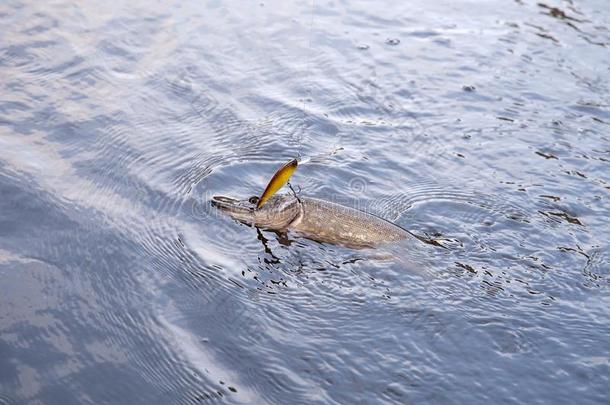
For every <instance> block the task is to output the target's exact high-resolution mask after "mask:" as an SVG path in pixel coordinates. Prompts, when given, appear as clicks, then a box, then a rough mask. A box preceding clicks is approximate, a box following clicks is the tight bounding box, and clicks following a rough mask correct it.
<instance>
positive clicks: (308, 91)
mask: <svg viewBox="0 0 610 405" xmlns="http://www.w3.org/2000/svg"><path fill="white" fill-rule="evenodd" d="M314 8H315V0H311V10H310V16H309V35H308V40H309V45H308V47H307V52H306V56H305V76H306V78H307V81H308V83H309V84H308V85H306V89H305V95H304V97H303V107H302V108H301V128H302V129H301V131H299V136H298V138H297V143H298V157H297V159H299V160H301V151H302V149H303V134H304V133H305V130H306V125H305V115H306V113H305V102H306V100H307V97H308V95H309V94H311V73H310V69H309V67H310V58H311V36H312V33H313V14H314Z"/></svg>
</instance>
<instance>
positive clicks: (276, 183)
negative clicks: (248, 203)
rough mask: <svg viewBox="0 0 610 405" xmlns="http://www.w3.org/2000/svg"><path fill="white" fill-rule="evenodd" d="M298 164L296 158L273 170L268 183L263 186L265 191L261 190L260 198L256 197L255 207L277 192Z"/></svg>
mask: <svg viewBox="0 0 610 405" xmlns="http://www.w3.org/2000/svg"><path fill="white" fill-rule="evenodd" d="M298 165H299V161H298V160H297V159H292V160H291V161H289V162H288V163H286V164H285V165H284V166H282V167H280V168H279V169H278V171H277V172H275V174H274V175H273V177H272V178H271V180H269V184H267V187H265V191H263V194H261V196H260V198H259V199H258V203H257V204H256V208H260V207H262V206H263V204H265V203H266V202H267V200H268V199H269V198H271V197H272V196H273V195H274V194H275V193H277V191H278V190H279V189H280V188H282V187H283V186H284V184H286V183H287V182H288V180H289V179H290V176H292V174H293V173H294V171H295V170H296V169H297V166H298Z"/></svg>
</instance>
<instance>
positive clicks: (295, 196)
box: [287, 182, 301, 203]
mask: <svg viewBox="0 0 610 405" xmlns="http://www.w3.org/2000/svg"><path fill="white" fill-rule="evenodd" d="M287 184H288V187H290V190H291V191H292V194H294V198H296V199H297V201H298V202H299V203H301V199H300V198H299V196H298V195H297V192H296V191H294V188H292V184H290V182H288V183H287ZM297 187H298V189H299V193H300V192H301V186H297Z"/></svg>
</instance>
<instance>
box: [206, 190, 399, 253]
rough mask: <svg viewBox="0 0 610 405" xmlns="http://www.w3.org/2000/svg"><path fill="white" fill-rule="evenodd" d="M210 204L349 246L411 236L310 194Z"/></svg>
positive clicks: (251, 220) (260, 223) (256, 222)
mask: <svg viewBox="0 0 610 405" xmlns="http://www.w3.org/2000/svg"><path fill="white" fill-rule="evenodd" d="M251 201H252V202H251ZM212 205H213V206H215V207H216V208H218V209H220V210H221V211H224V212H226V213H227V214H228V215H229V216H231V217H232V218H234V219H237V220H239V221H241V222H243V223H246V224H249V225H253V226H257V227H260V228H264V229H269V230H275V231H285V230H289V231H293V232H295V233H297V234H299V235H302V236H304V237H306V238H308V239H312V240H316V241H319V242H325V243H333V244H339V245H344V246H347V247H352V248H365V247H374V246H378V245H381V244H386V243H392V242H398V241H400V240H404V239H407V238H409V237H410V234H409V232H407V231H406V230H404V229H402V228H401V227H399V226H397V225H395V224H393V223H391V222H389V221H387V220H385V219H383V218H380V217H378V216H376V215H373V214H369V213H367V212H364V211H360V210H357V209H354V208H350V207H346V206H343V205H340V204H336V203H333V202H330V201H325V200H320V199H317V198H311V197H299V198H298V199H297V198H296V197H294V196H292V195H287V194H283V195H275V196H273V197H271V198H270V199H269V201H268V202H267V203H266V204H265V205H264V206H263V207H261V208H259V209H257V208H256V203H255V200H252V199H251V200H250V201H239V200H233V199H228V198H224V197H214V200H212Z"/></svg>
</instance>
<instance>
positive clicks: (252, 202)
mask: <svg viewBox="0 0 610 405" xmlns="http://www.w3.org/2000/svg"><path fill="white" fill-rule="evenodd" d="M248 202H249V203H250V204H256V203H258V197H257V196H252V197H250V198H248Z"/></svg>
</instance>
